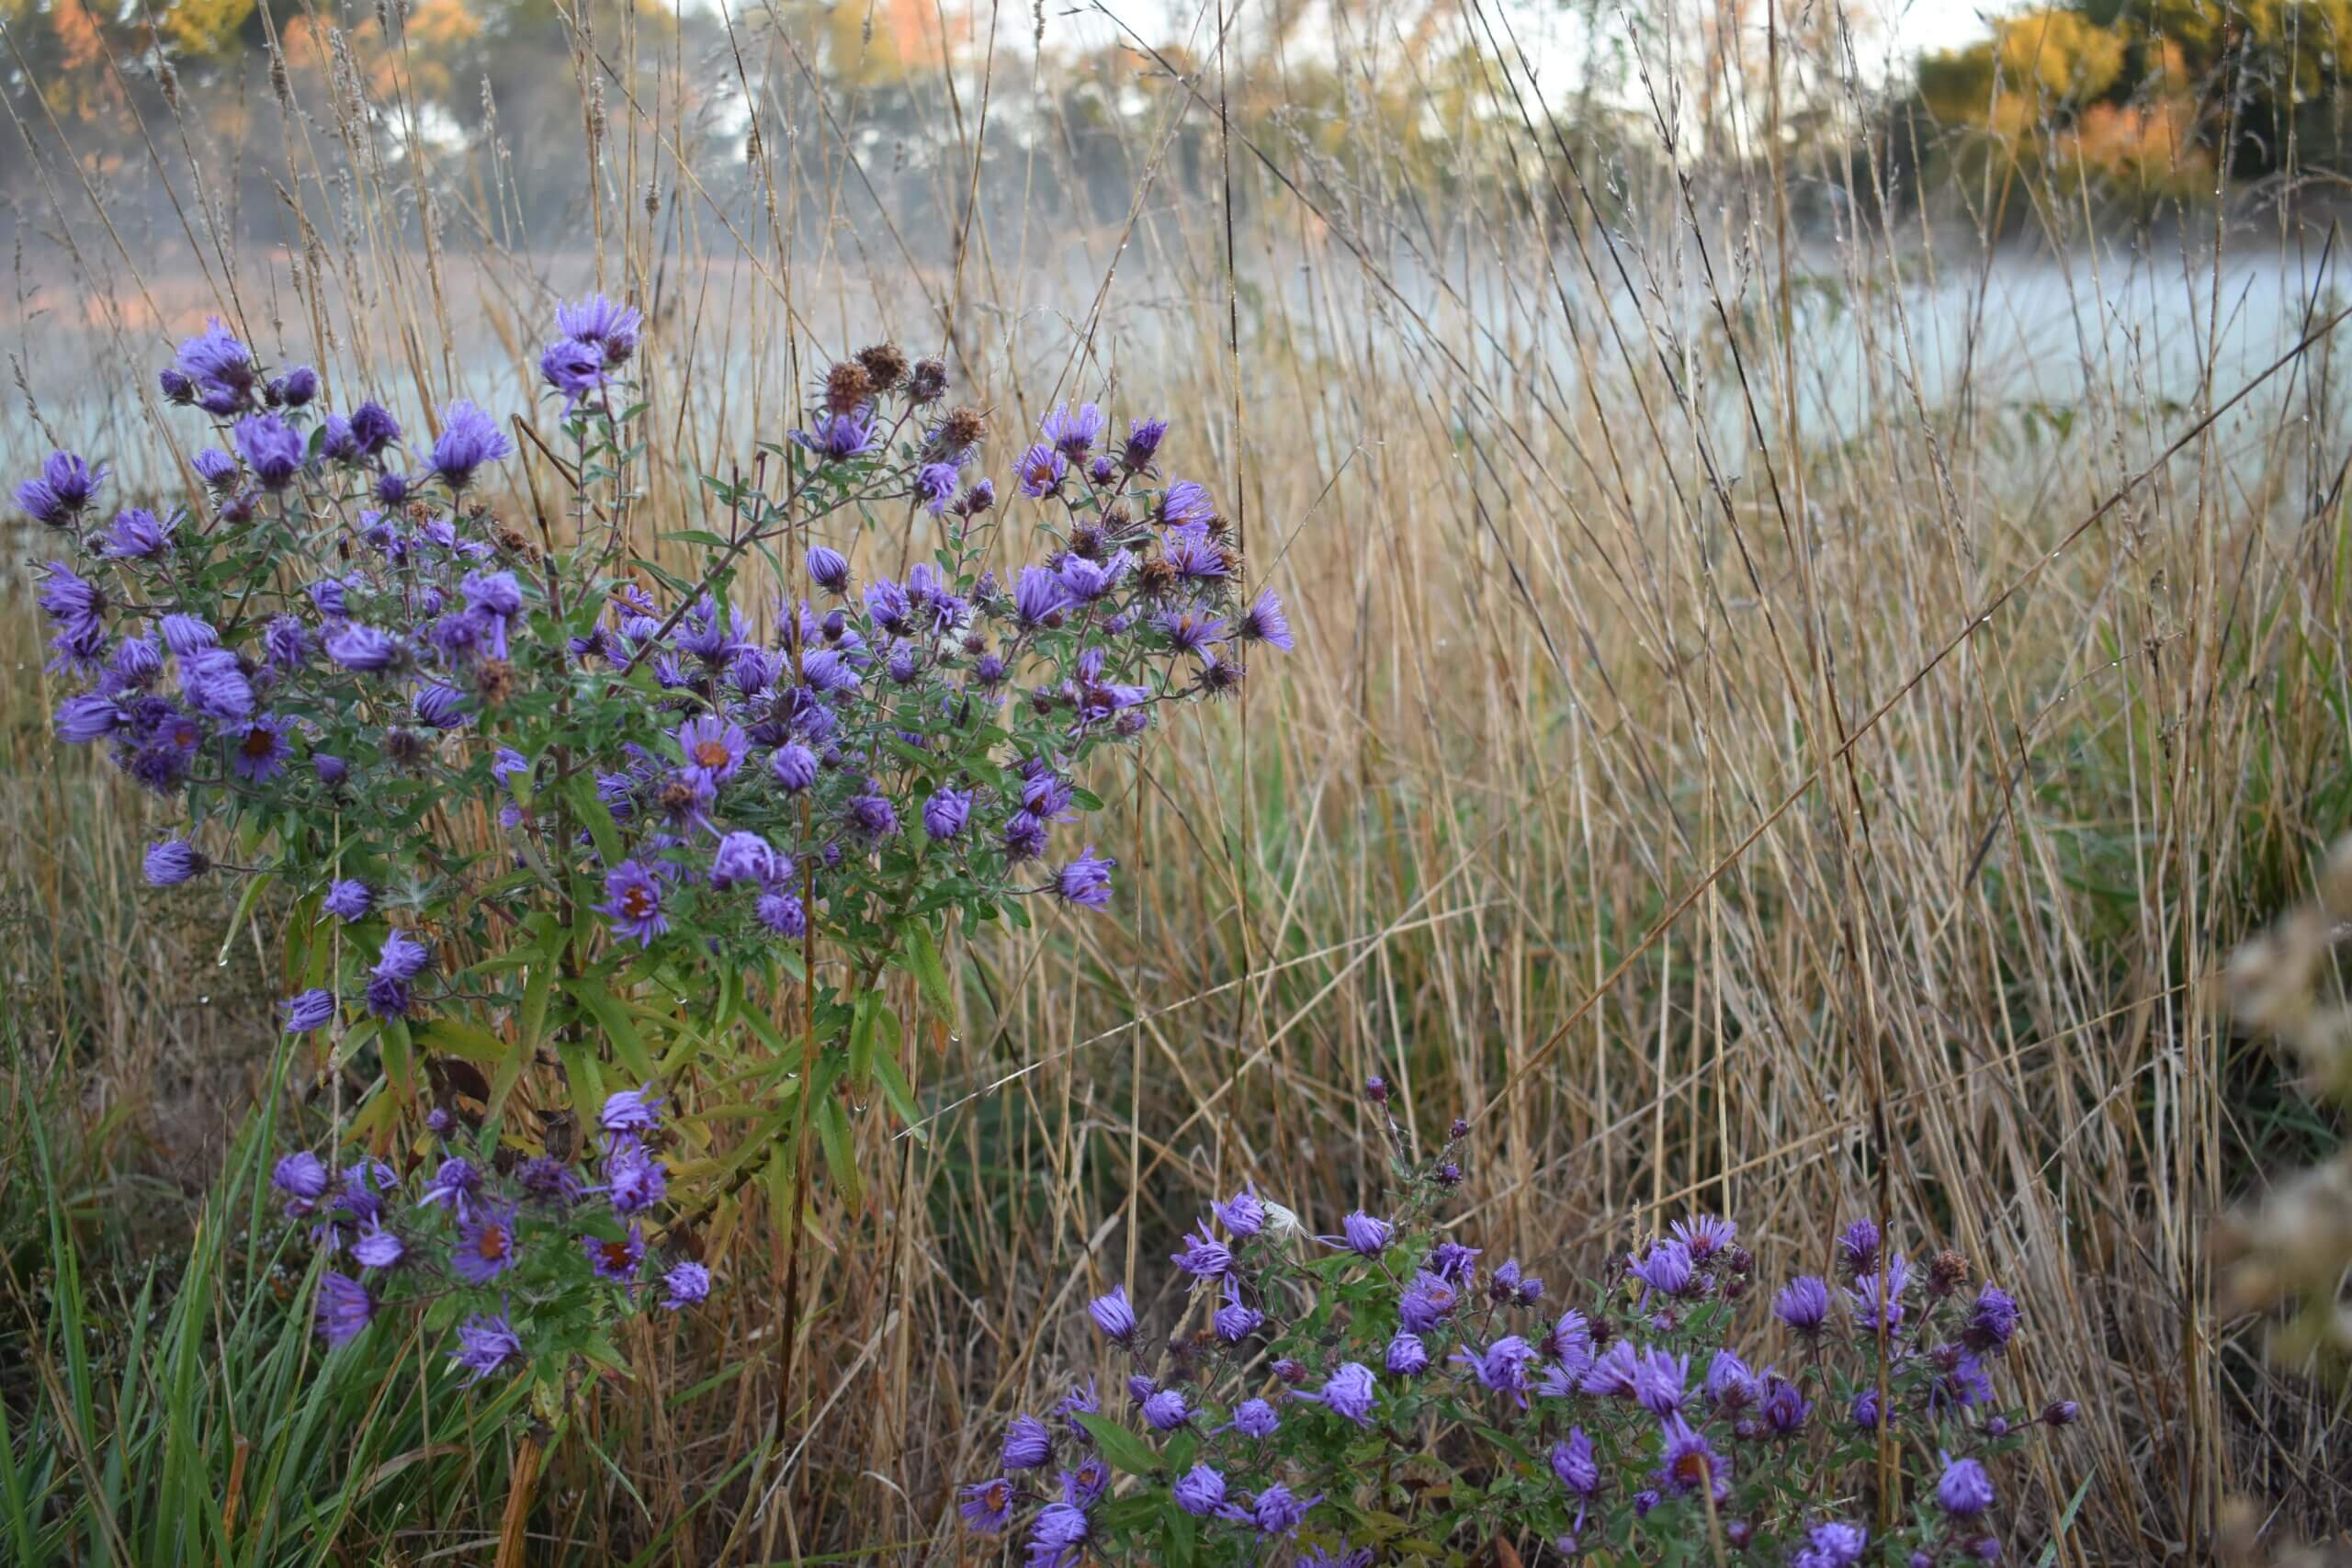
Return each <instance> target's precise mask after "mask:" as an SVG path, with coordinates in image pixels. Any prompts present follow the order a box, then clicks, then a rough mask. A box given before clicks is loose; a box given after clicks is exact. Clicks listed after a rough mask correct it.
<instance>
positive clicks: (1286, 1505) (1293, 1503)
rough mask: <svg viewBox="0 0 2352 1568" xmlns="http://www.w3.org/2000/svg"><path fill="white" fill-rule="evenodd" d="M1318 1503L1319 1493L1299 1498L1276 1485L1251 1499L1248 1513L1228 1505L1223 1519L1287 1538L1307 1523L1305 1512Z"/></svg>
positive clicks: (1269, 1534) (1259, 1531)
mask: <svg viewBox="0 0 2352 1568" xmlns="http://www.w3.org/2000/svg"><path fill="white" fill-rule="evenodd" d="M1321 1501H1323V1495H1322V1494H1321V1493H1320V1492H1317V1494H1316V1495H1314V1496H1312V1497H1301V1496H1299V1495H1297V1494H1295V1493H1294V1492H1293V1491H1291V1489H1290V1488H1289V1487H1287V1486H1283V1485H1281V1484H1279V1483H1277V1484H1275V1485H1272V1486H1269V1487H1267V1488H1266V1489H1265V1490H1264V1491H1262V1492H1261V1493H1259V1494H1258V1495H1257V1496H1256V1497H1254V1498H1252V1499H1251V1500H1250V1507H1249V1511H1248V1512H1247V1513H1244V1512H1242V1511H1240V1510H1238V1509H1237V1508H1235V1507H1234V1506H1232V1505H1231V1504H1229V1503H1228V1504H1227V1505H1226V1508H1225V1513H1224V1516H1223V1517H1226V1518H1228V1519H1231V1520H1233V1521H1234V1522H1235V1523H1236V1524H1246V1525H1254V1526H1256V1527H1257V1529H1258V1533H1259V1534H1260V1535H1267V1536H1276V1535H1290V1534H1293V1533H1295V1531H1296V1530H1297V1529H1298V1527H1299V1526H1300V1525H1301V1524H1304V1523H1305V1522H1306V1512H1307V1510H1308V1509H1310V1508H1312V1507H1314V1506H1315V1505H1316V1504H1317V1503H1320V1502H1321Z"/></svg>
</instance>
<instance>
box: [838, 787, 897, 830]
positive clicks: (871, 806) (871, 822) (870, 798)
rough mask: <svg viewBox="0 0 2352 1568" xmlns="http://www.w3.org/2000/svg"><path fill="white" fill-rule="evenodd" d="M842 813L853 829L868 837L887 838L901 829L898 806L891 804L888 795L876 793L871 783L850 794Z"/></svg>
mask: <svg viewBox="0 0 2352 1568" xmlns="http://www.w3.org/2000/svg"><path fill="white" fill-rule="evenodd" d="M842 817H843V818H845V819H847V821H848V823H849V825H850V827H851V828H852V829H854V830H855V831H856V832H858V833H859V834H861V835H863V836H864V837H865V838H868V839H887V838H889V837H890V836H891V835H892V834H894V833H896V832H897V831H898V830H899V813H898V808H897V807H893V806H892V805H891V804H890V802H889V799H888V796H886V795H879V794H876V792H875V791H874V789H873V788H872V787H871V785H870V784H869V785H868V787H867V788H866V789H865V790H864V791H862V792H860V793H859V794H857V795H852V796H850V798H849V803H848V805H846V806H845V807H842Z"/></svg>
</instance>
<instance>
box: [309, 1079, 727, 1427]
mask: <svg viewBox="0 0 2352 1568" xmlns="http://www.w3.org/2000/svg"><path fill="white" fill-rule="evenodd" d="M661 1103H662V1102H661V1100H658V1099H657V1098H655V1097H654V1095H653V1093H652V1090H651V1086H650V1085H649V1086H647V1087H646V1088H645V1089H625V1090H622V1091H620V1092H619V1093H616V1094H615V1095H613V1096H612V1097H611V1098H610V1099H608V1100H606V1101H605V1107H604V1111H603V1114H602V1116H601V1118H600V1131H601V1133H602V1135H603V1138H604V1142H605V1158H604V1163H603V1171H602V1174H603V1176H604V1178H605V1179H604V1181H603V1182H602V1183H601V1184H598V1185H595V1186H591V1185H589V1184H588V1183H586V1182H584V1181H582V1179H580V1178H579V1177H578V1176H577V1175H575V1174H574V1173H573V1171H572V1170H571V1168H570V1167H569V1166H568V1165H566V1164H565V1163H564V1162H562V1161H560V1160H556V1159H554V1158H551V1157H549V1156H544V1155H542V1156H534V1157H531V1158H528V1159H524V1160H521V1161H519V1162H517V1163H516V1164H515V1166H514V1168H513V1169H512V1170H511V1171H509V1172H507V1173H506V1174H503V1175H501V1174H498V1173H497V1172H496V1170H495V1168H494V1162H491V1161H486V1160H484V1159H482V1158H481V1157H480V1156H469V1155H467V1154H462V1153H458V1152H454V1151H452V1152H447V1153H445V1155H444V1156H443V1157H442V1158H441V1159H440V1160H439V1162H438V1163H437V1164H435V1165H433V1166H432V1167H431V1168H430V1171H429V1173H421V1174H420V1175H419V1177H418V1178H417V1179H415V1181H414V1183H413V1186H412V1185H411V1184H410V1183H407V1182H403V1181H402V1179H401V1177H400V1176H399V1174H398V1173H397V1172H395V1171H394V1170H393V1169H392V1168H390V1167H389V1166H386V1165H384V1164H382V1163H381V1162H379V1161H375V1160H368V1159H362V1160H359V1161H357V1162H356V1163H355V1164H353V1165H351V1166H350V1167H348V1168H345V1169H344V1170H343V1171H341V1172H339V1173H338V1172H334V1171H331V1170H329V1169H328V1168H327V1167H326V1165H325V1164H324V1163H323V1162H322V1161H321V1160H320V1158H319V1157H318V1156H316V1155H314V1154H311V1153H310V1152H309V1151H308V1150H300V1151H297V1152H295V1153H293V1154H289V1155H287V1156H284V1157H283V1158H281V1159H280V1160H279V1161H278V1162H277V1168H276V1169H275V1170H274V1171H273V1172H272V1173H271V1178H270V1179H271V1184H272V1185H273V1186H274V1187H275V1188H276V1189H277V1191H278V1192H279V1194H280V1195H281V1196H282V1198H283V1200H284V1203H283V1207H284V1210H285V1213H286V1216H287V1217H288V1219H290V1220H298V1221H303V1222H307V1223H308V1224H309V1226H310V1231H309V1234H310V1236H311V1241H312V1242H313V1243H314V1244H315V1245H317V1246H318V1247H320V1248H322V1250H323V1251H325V1252H326V1253H327V1254H328V1256H329V1257H330V1258H334V1259H336V1260H337V1262H338V1263H339V1264H341V1265H342V1266H340V1267H334V1268H330V1269H329V1270H328V1271H327V1272H326V1273H325V1274H323V1275H322V1277H321V1279H320V1282H319V1291H318V1295H317V1299H316V1302H315V1305H314V1309H313V1310H314V1314H315V1316H316V1319H317V1324H318V1330H319V1333H320V1334H321V1335H322V1337H324V1338H325V1339H326V1341H327V1344H328V1346H329V1347H330V1348H341V1347H343V1346H345V1345H347V1344H349V1343H350V1342H351V1341H353V1340H355V1339H356V1338H358V1337H360V1335H361V1334H363V1333H364V1332H366V1330H367V1328H368V1325H369V1324H371V1323H372V1322H374V1321H375V1319H376V1317H377V1315H378V1314H379V1313H380V1312H381V1311H383V1310H384V1309H385V1307H386V1306H387V1305H388V1304H390V1303H401V1302H417V1303H421V1302H424V1301H427V1300H431V1299H434V1298H435V1297H437V1296H440V1295H443V1294H446V1293H447V1292H450V1291H452V1290H455V1291H458V1292H461V1293H462V1292H472V1293H473V1296H474V1299H475V1301H476V1302H477V1303H478V1304H479V1306H480V1308H481V1310H479V1311H476V1312H475V1313H473V1314H472V1315H470V1316H469V1317H468V1318H467V1319H466V1321H465V1322H464V1323H463V1324H462V1325H459V1326H458V1330H457V1347H456V1348H455V1349H454V1350H453V1351H452V1352H451V1354H450V1357H449V1359H450V1362H451V1364H452V1365H454V1366H456V1367H458V1369H460V1370H461V1371H464V1372H465V1373H466V1374H467V1379H466V1381H467V1382H481V1380H482V1379H484V1378H488V1377H491V1376H493V1375H495V1374H498V1373H501V1372H505V1371H511V1370H513V1369H515V1368H516V1367H518V1366H519V1365H521V1364H522V1362H523V1361H524V1360H525V1359H526V1357H527V1348H526V1334H527V1330H528V1328H529V1325H528V1324H527V1323H526V1324H524V1325H517V1324H516V1322H515V1320H514V1318H513V1316H512V1314H511V1309H510V1305H509V1303H510V1300H511V1292H513V1291H514V1290H515V1288H516V1287H517V1286H518V1285H521V1286H527V1287H529V1291H528V1293H529V1296H530V1297H531V1299H533V1300H537V1301H541V1302H545V1301H547V1300H548V1299H549V1298H550V1297H551V1296H554V1297H556V1298H557V1299H560V1292H551V1291H550V1289H549V1287H550V1286H551V1285H561V1284H563V1283H564V1282H566V1281H567V1280H569V1281H571V1282H572V1283H574V1284H586V1283H594V1284H595V1285H598V1286H602V1287H603V1288H605V1290H606V1291H608V1292H614V1293H616V1295H617V1298H618V1299H619V1300H620V1301H621V1302H622V1303H637V1302H638V1301H639V1298H640V1296H641V1295H642V1294H643V1293H644V1289H645V1286H646V1284H647V1283H648V1281H647V1280H646V1278H645V1272H646V1271H645V1259H646V1235H645V1230H644V1226H643V1224H642V1220H641V1216H642V1215H643V1213H645V1211H646V1210H647V1209H648V1208H650V1206H651V1205H652V1204H653V1203H655V1202H657V1201H660V1199H661V1197H662V1192H663V1190H665V1187H666V1175H665V1172H664V1168H663V1166H662V1161H661V1159H660V1158H659V1156H657V1155H656V1154H655V1152H654V1145H655V1144H656V1142H657V1141H658V1140H659V1138H660V1135H661V1122H660V1118H659V1116H658V1114H657V1107H658V1106H659V1105H660V1104H661ZM431 1121H432V1123H433V1126H434V1130H435V1131H436V1132H438V1133H440V1134H443V1135H445V1136H446V1135H447V1134H448V1133H449V1132H451V1131H453V1130H454V1128H455V1125H456V1123H455V1119H454V1118H452V1117H450V1116H449V1115H448V1114H447V1111H435V1113H434V1115H433V1117H432V1118H431ZM594 1195H602V1196H603V1198H604V1199H605V1201H604V1202H603V1203H601V1204H593V1205H592V1204H591V1203H590V1202H589V1201H588V1200H589V1199H590V1198H591V1197H592V1196H594ZM652 1282H654V1283H658V1285H659V1286H660V1288H661V1296H660V1304H661V1305H662V1306H663V1307H664V1308H666V1309H668V1310H669V1311H671V1312H673V1313H674V1312H682V1311H684V1310H685V1309H686V1308H687V1307H690V1306H693V1305H695V1304H696V1303H700V1302H702V1301H704V1300H706V1299H707V1298H708V1296H709V1294H710V1289H711V1279H710V1273H709V1270H708V1269H706V1268H704V1266H703V1265H702V1264H700V1263H698V1262H695V1261H694V1260H692V1259H687V1258H681V1259H677V1260H675V1261H673V1262H672V1263H671V1264H670V1265H669V1266H668V1267H667V1268H666V1269H663V1270H662V1272H661V1273H660V1274H659V1276H658V1278H657V1279H656V1280H654V1281H652ZM493 1303H494V1305H493ZM551 1326H560V1325H551Z"/></svg>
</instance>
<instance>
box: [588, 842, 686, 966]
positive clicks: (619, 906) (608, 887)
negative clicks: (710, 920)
mask: <svg viewBox="0 0 2352 1568" xmlns="http://www.w3.org/2000/svg"><path fill="white" fill-rule="evenodd" d="M596 912H597V913H598V914H600V915H602V916H604V917H605V919H606V920H607V921H609V922H610V923H611V925H612V928H613V931H614V934H615V935H616V936H620V937H625V938H627V937H633V938H635V939H636V941H637V944H638V945H639V947H651V946H652V945H653V939H654V938H655V937H657V936H660V935H661V934H662V932H664V931H668V930H669V929H670V917H669V916H668V915H666V914H664V913H662V885H661V883H660V882H659V881H658V880H657V879H656V878H655V877H654V875H653V874H652V873H650V872H649V871H647V870H646V868H645V867H644V866H643V865H641V864H639V863H638V862H636V861H634V860H625V861H623V862H621V863H620V864H618V865H616V866H615V867H613V868H612V870H610V871H608V872H606V873H605V901H604V902H603V903H602V904H599V905H597V906H596Z"/></svg>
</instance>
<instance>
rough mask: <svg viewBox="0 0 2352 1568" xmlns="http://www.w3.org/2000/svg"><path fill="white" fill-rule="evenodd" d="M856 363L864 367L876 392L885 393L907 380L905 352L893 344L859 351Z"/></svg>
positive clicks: (869, 345) (881, 344)
mask: <svg viewBox="0 0 2352 1568" xmlns="http://www.w3.org/2000/svg"><path fill="white" fill-rule="evenodd" d="M857 362H858V363H859V364H860V365H862V366H864V367H865V374H866V375H867V376H868V377H869V378H872V380H873V382H874V389H875V390H876V391H877V392H887V391H888V390H890V389H892V388H894V387H896V386H897V385H898V384H899V382H901V381H903V380H905V379H906V378H907V355H906V351H905V350H904V349H902V348H900V347H899V345H898V344H895V343H877V344H868V345H867V346H866V347H865V348H861V349H859V350H858V351H857Z"/></svg>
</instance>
